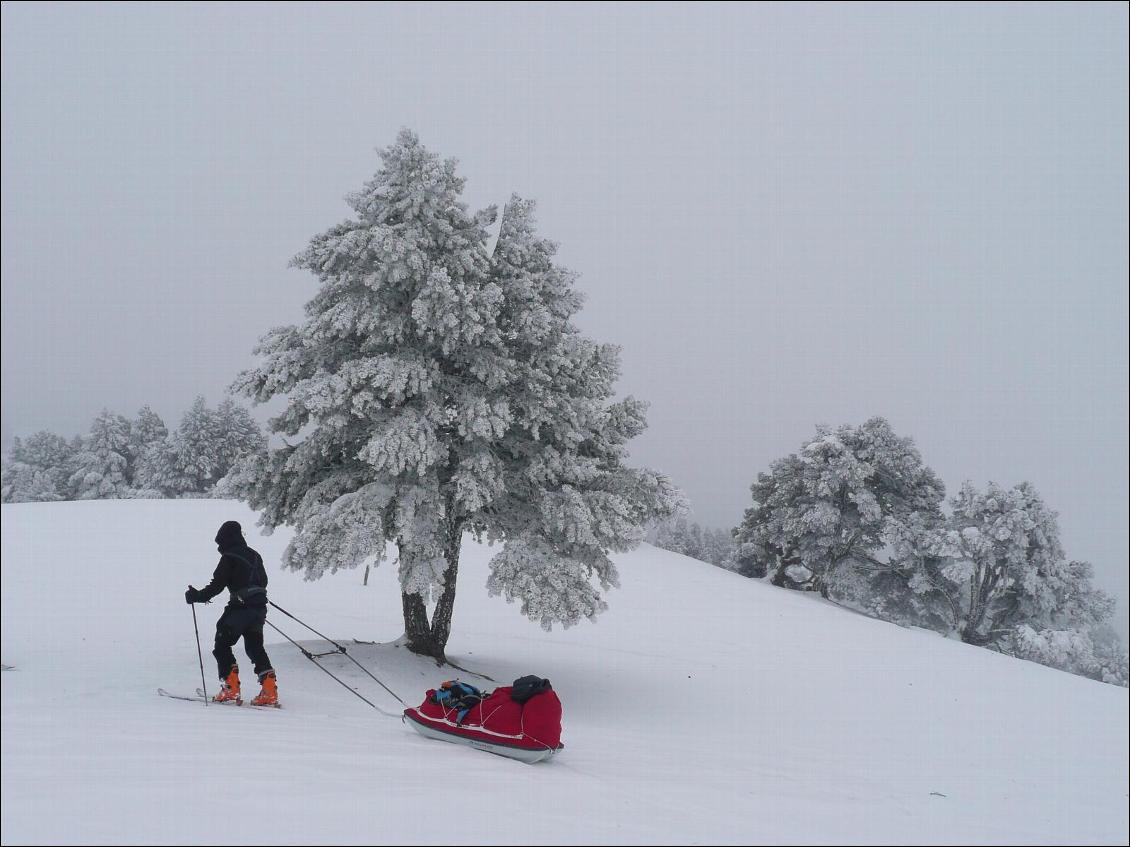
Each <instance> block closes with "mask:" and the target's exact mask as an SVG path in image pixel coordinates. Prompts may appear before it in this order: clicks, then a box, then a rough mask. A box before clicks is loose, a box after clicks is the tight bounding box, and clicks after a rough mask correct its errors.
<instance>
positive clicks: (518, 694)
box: [510, 676, 553, 703]
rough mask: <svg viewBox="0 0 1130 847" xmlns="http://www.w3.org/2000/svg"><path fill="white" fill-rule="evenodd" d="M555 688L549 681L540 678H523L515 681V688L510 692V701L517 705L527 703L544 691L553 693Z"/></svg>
mask: <svg viewBox="0 0 1130 847" xmlns="http://www.w3.org/2000/svg"><path fill="white" fill-rule="evenodd" d="M552 690H553V686H552V685H550V684H549V680H548V679H542V678H541V677H540V676H523V677H521V678H519V679H516V680H514V688H513V690H511V692H510V699H511V700H513V701H514V702H515V703H525V702H526V701H527V700H529V699H530V698H531V697H536V696H537V695H538V694H541V693H542V692H543V691H552Z"/></svg>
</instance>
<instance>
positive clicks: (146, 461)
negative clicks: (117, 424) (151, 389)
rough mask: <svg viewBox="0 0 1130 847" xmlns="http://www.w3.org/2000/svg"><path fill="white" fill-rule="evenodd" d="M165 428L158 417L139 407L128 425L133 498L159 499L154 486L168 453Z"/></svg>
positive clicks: (145, 407)
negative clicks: (135, 415)
mask: <svg viewBox="0 0 1130 847" xmlns="http://www.w3.org/2000/svg"><path fill="white" fill-rule="evenodd" d="M168 437H169V429H168V427H167V426H165V422H164V421H163V420H161V416H160V415H158V414H157V413H156V412H154V411H153V410H152V409H151V408H149V406H142V407H141V409H140V410H139V411H138V413H137V417H136V418H134V419H133V420H132V421H131V422H130V454H129V469H130V484H131V485H132V486H133V489H134V494H135V496H142V495H144V496H163V492H161V490H160V486H159V485H157V484H156V480H157V477H158V476H159V468H160V465H161V463H162V462H163V461H164V460H165V457H166V454H167V452H168Z"/></svg>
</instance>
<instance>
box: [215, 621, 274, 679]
mask: <svg viewBox="0 0 1130 847" xmlns="http://www.w3.org/2000/svg"><path fill="white" fill-rule="evenodd" d="M266 621H267V607H266V606H258V607H252V608H243V609H241V608H233V607H232V606H228V607H227V608H226V609H224V613H223V614H222V615H220V619H219V620H218V621H216V649H215V650H213V651H212V655H213V656H215V657H216V667H217V668H219V671H220V679H225V678H227V675H228V673H229V672H230V671H231V669H232V665H234V664H235V654H234V653H232V651H231V648H232V647H233V646H234V645H235V642H237V641H239V639H240V638H243V649H244V650H246V651H247V657H248V658H249V659H251V661H252V662H254V663H255V673H256V675H258V676H262V675H263V674H264V673H266V672H267V671H269V670H271V660H270V659H269V658H267V651H266V650H264V649H263V624H264V623H266Z"/></svg>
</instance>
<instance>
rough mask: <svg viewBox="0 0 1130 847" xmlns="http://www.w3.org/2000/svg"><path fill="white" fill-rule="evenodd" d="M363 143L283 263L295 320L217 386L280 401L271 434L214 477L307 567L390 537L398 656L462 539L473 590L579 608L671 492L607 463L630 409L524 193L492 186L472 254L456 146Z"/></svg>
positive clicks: (427, 650)
mask: <svg viewBox="0 0 1130 847" xmlns="http://www.w3.org/2000/svg"><path fill="white" fill-rule="evenodd" d="M381 157H382V167H381V169H380V170H379V171H378V173H377V174H376V176H375V177H374V178H373V179H372V180H371V181H370V182H368V183H367V184H366V185H365V187H364V188H363V189H362V190H361V191H359V192H357V193H356V194H354V195H352V196H351V197H350V198H349V203H350V205H351V207H352V208H353V211H354V212H355V217H353V218H350V219H348V220H346V221H344V222H342V223H341V224H339V225H337V226H335V227H333V228H332V229H330V230H329V231H327V232H326V233H324V234H322V235H319V236H317V237H315V238H314V239H313V241H312V242H311V243H310V246H309V247H308V248H307V249H306V250H305V251H304V252H303V253H301V254H300V255H299V256H298V257H297V258H296V260H295V264H296V265H297V266H298V267H301V268H305V269H307V270H310V271H311V272H313V273H314V274H316V275H317V277H318V279H319V283H320V287H319V290H318V292H317V294H316V295H315V296H314V298H313V299H312V300H311V301H310V302H309V303H308V304H307V306H306V321H305V322H304V323H303V324H302V325H301V326H288V327H283V328H280V329H276V330H274V331H272V332H271V333H270V334H269V335H268V336H266V337H265V338H264V339H263V340H262V341H261V343H260V345H259V347H258V349H257V353H258V354H259V355H260V356H262V363H261V365H260V366H259V367H258V368H256V369H254V370H252V371H249V372H247V373H245V374H243V375H242V376H241V377H240V379H239V380H238V382H237V387H238V388H239V389H241V390H242V391H244V392H245V393H247V394H248V395H249V396H251V397H253V398H254V399H255V400H256V401H257V402H266V401H268V400H270V399H272V398H274V397H278V396H285V397H286V398H287V401H288V406H287V409H286V411H284V412H283V413H282V414H281V415H279V416H278V417H277V418H275V419H273V420H272V421H271V423H270V426H271V429H272V430H273V431H274V432H275V433H278V434H279V435H281V436H283V437H284V439H288V441H287V442H286V443H285V444H284V446H282V447H280V448H278V449H274V450H270V451H268V452H265V453H261V454H259V455H258V456H257V457H256V458H255V459H254V460H252V461H249V462H247V463H246V464H245V465H244V466H243V468H242V469H241V471H240V472H239V473H238V474H236V475H233V477H232V478H231V480H230V486H231V488H232V490H235V491H238V492H241V493H242V495H243V496H244V497H246V498H247V499H248V501H249V502H250V504H251V505H252V507H254V508H256V509H262V510H263V515H262V520H261V522H262V523H263V525H264V526H266V527H268V528H273V527H275V526H278V525H281V524H290V525H293V526H294V527H295V529H296V532H295V536H294V539H293V541H292V542H291V543H290V545H289V546H288V548H287V550H286V552H285V554H284V559H285V564H286V565H287V566H288V567H290V568H294V569H300V570H304V571H305V572H306V574H307V576H308V577H309V578H316V577H317V576H320V575H321V574H323V573H325V572H332V571H335V570H337V569H339V568H344V567H355V566H357V565H358V564H360V563H361V562H362V561H364V560H367V559H369V560H373V559H375V560H377V561H379V560H380V559H382V558H383V557H384V555H385V549H386V542H390V541H391V542H394V543H396V545H397V547H398V550H399V576H400V590H401V600H402V606H403V613H404V625H405V635H406V638H407V643H408V646H409V648H410V649H411V650H413V651H415V652H417V653H420V654H424V655H428V656H432V657H435V658H436V659H437V660H442V659H443V657H444V650H445V647H446V644H447V640H448V637H449V635H450V631H451V621H452V612H453V609H454V602H455V589H456V579H457V574H458V568H459V551H460V544H461V541H462V538H463V535H464V533H466V532H471V533H474V534H476V535H479V536H481V537H485V538H487V539H490V540H492V541H496V540H497V541H501V542H503V546H502V549H501V552H499V553H498V554H497V555H496V556H495V557H494V559H493V560H492V562H491V573H490V577H489V580H488V590H489V591H490V592H492V593H495V594H502V595H503V596H505V598H506V599H507V600H510V601H514V600H517V601H519V602H520V603H521V606H522V611H523V613H525V614H526V615H527V616H529V617H530V618H531V619H533V620H535V621H538V622H539V623H541V624H542V625H543V626H544V627H546V628H549V627H550V626H551V625H552V624H554V623H562V624H564V625H566V626H568V625H571V624H574V623H576V622H577V621H579V620H581V619H582V618H589V619H592V618H594V617H595V616H596V615H597V614H598V613H599V612H600V611H601V610H602V609H604V608H605V601H604V598H603V596H602V593H601V592H602V591H603V590H606V589H608V588H610V587H612V586H614V585H615V584H616V582H617V575H616V570H615V567H614V566H613V564H612V561H611V560H610V559H609V557H608V553H609V551H619V550H627V549H629V548H631V547H633V546H635V545H636V544H637V543H638V542H639V541H640V540H642V536H643V531H644V527H645V525H646V524H647V523H648V522H649V521H651V520H652V519H655V518H663V517H666V516H667V515H668V514H669V513H670V511H671V509H672V508H673V506H674V501H675V498H676V494H675V491H674V489H673V487H672V486H671V484H670V482H669V481H668V480H667V478H666V477H665V476H663V475H662V474H659V473H655V472H653V471H647V470H633V469H631V468H628V467H626V466H625V465H624V460H625V458H626V455H627V453H626V445H627V442H628V441H629V440H630V439H631V438H633V437H634V436H635V435H637V434H638V433H640V432H641V431H642V430H643V429H644V426H645V421H644V405H643V404H642V403H640V402H639V401H636V400H633V399H631V398H628V399H625V400H622V401H619V402H614V401H613V399H612V398H613V394H614V384H615V381H616V378H617V376H618V373H619V364H618V356H617V353H618V351H617V349H616V348H615V347H612V346H608V345H598V344H594V343H593V342H591V341H589V340H587V339H585V338H583V337H582V336H581V335H580V334H579V332H578V330H577V329H576V327H574V326H573V324H572V323H571V318H572V316H573V315H574V314H575V313H576V312H577V310H578V309H579V308H580V305H581V297H580V295H579V293H578V292H577V291H576V290H575V288H574V275H573V274H572V273H571V272H569V271H567V270H565V269H564V268H561V267H560V266H558V265H556V264H555V263H554V261H553V256H554V251H555V245H553V244H552V243H551V242H549V241H546V240H544V239H542V238H540V237H538V236H537V234H536V232H535V229H534V222H533V218H532V203H530V202H528V201H524V200H522V199H520V198H517V197H515V198H512V199H511V201H510V203H509V204H508V205H507V208H506V210H505V212H504V216H503V220H502V223H501V229H500V234H499V239H498V242H497V245H496V248H495V251H494V254H493V257H491V256H488V254H487V252H486V249H485V244H486V240H487V233H486V228H485V227H486V225H487V224H488V223H489V222H490V221H491V220H493V218H494V214H495V213H494V210H493V209H491V210H488V211H487V212H484V213H479V214H471V213H469V212H468V210H467V207H466V205H465V204H464V203H463V202H462V200H461V199H460V198H461V193H462V190H463V179H462V178H461V177H459V176H458V175H457V174H456V163H455V160H453V159H447V160H441V159H440V158H439V157H437V156H436V155H435V154H433V153H431V152H429V151H428V150H427V149H425V148H424V147H423V146H422V145H421V144H420V142H419V140H418V139H417V137H416V136H415V135H414V134H413V133H411V132H409V131H407V130H405V131H402V132H401V134H400V135H399V137H398V138H397V140H396V143H395V144H393V145H392V146H391V147H389V148H388V149H386V150H384V151H382V152H381ZM593 580H595V581H596V585H594V584H593ZM429 601H430V602H431V603H433V604H434V607H433V608H432V610H431V614H430V616H429V608H428V604H429Z"/></svg>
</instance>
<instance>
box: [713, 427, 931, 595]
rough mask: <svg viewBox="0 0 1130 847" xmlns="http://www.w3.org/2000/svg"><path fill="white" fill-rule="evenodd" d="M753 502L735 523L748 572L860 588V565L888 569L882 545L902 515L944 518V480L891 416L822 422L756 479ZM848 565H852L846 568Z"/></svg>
mask: <svg viewBox="0 0 1130 847" xmlns="http://www.w3.org/2000/svg"><path fill="white" fill-rule="evenodd" d="M751 491H752V493H753V500H754V503H753V506H752V507H751V508H749V509H747V510H746V513H745V517H744V519H743V521H742V524H741V525H740V526H739V527H738V528H737V529H736V530H735V540H736V542H737V544H738V545H739V552H738V563H739V567H740V568H741V569H742V570H743V571H744V572H749V573H754V574H756V573H758V572H763V573H766V574H768V575H769V576H770V578H771V579H772V580H773V582H774V583H775V584H777V585H781V586H785V587H789V588H804V589H813V590H818V591H820V592H821V593H822V594H823V595H824V596H829V593H830V592H831V590H832V586H833V583H835V582H837V581H843V582H844V583H845V587H850V588H851V590H852V591H853V592H855V593H858V591H859V587H858V586H851V583H852V582H856V583H858V582H859V576H860V575H859V571H858V569H859V568H861V567H862V568H875V569H877V570H880V571H881V570H885V569H888V568H890V567H891V563H889V562H884V561H879V560H877V559H876V555H877V554H878V553H880V551H881V550H882V549H883V547H884V545H885V544H886V540H887V539H886V534H887V532H888V530H889V529H890V528H891V527H892V526H893V523H894V522H895V521H899V520H907V519H909V518H910V516H911V515H913V514H916V513H917V514H919V515H927V516H930V519H931V521H935V520H940V516H941V513H940V504H941V502H942V499H943V497H944V496H945V489H944V487H943V485H942V482H941V480H939V479H938V477H937V475H936V474H935V473H934V472H933V471H932V470H931V469H930V468H929V467H927V466H926V465H925V464H924V463H923V462H922V457H921V455H920V454H919V452H918V448H917V447H915V445H914V442H913V440H911V439H910V438H901V437H899V436H898V435H896V434H895V432H894V431H893V430H892V429H891V426H890V424H889V423H887V421H886V420H884V419H883V418H872V419H871V420H869V421H867V422H866V423H864V424H863V425H862V426H858V427H853V426H847V425H845V426H841V427H839V428H838V429H836V430H832V429H828V428H826V427H818V428H817V433H816V437H815V438H813V439H811V440H809V441H808V442H807V443H806V444H805V445H804V446H803V447H802V448H801V449H800V451H799V452H798V453H796V454H793V455H789V456H786V457H784V458H782V459H778V460H777V461H775V462H774V463H773V464H772V466H771V467H770V471H769V473H768V474H761V475H759V477H758V480H757V482H755V483H754V484H753V485H752V486H751ZM844 565H852V566H853V567H852V568H845V567H843V566H844Z"/></svg>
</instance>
